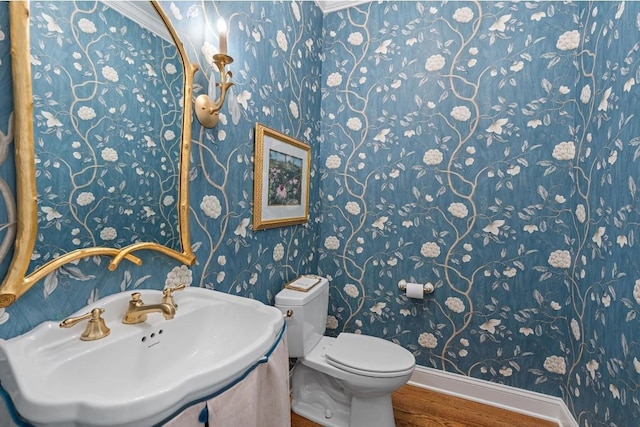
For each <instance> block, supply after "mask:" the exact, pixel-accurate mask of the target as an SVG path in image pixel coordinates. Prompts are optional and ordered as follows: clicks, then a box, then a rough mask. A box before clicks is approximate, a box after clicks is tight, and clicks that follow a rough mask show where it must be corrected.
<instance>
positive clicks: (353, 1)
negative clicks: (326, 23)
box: [315, 0, 370, 13]
mask: <svg viewBox="0 0 640 427" xmlns="http://www.w3.org/2000/svg"><path fill="white" fill-rule="evenodd" d="M315 1H316V4H317V5H318V6H319V7H320V9H321V10H322V12H323V13H329V12H335V11H336V10H341V9H346V8H348V7H351V6H357V5H359V4H362V3H368V2H369V1H370V0H315Z"/></svg>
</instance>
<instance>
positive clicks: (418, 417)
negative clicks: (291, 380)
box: [291, 385, 558, 427]
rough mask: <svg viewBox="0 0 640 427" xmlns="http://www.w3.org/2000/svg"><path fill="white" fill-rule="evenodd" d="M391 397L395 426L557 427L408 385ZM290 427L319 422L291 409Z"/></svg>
mask: <svg viewBox="0 0 640 427" xmlns="http://www.w3.org/2000/svg"><path fill="white" fill-rule="evenodd" d="M392 400H393V409H394V414H395V419H396V426H397V427H558V426H557V424H556V423H553V422H550V421H546V420H541V419H538V418H534V417H530V416H527V415H522V414H518V413H514V412H511V411H507V410H505V409H500V408H496V407H493V406H489V405H484V404H481V403H476V402H471V401H468V400H465V399H460V398H457V397H453V396H449V395H446V394H441V393H436V392H433V391H430V390H426V389H423V388H419V387H414V386H411V385H406V386H404V387H401V388H400V389H399V390H397V391H396V392H395V393H393V395H392ZM291 427H320V425H319V424H316V423H314V422H312V421H309V420H307V419H306V418H303V417H301V416H299V415H297V414H295V413H293V412H292V413H291ZM371 427H375V426H371Z"/></svg>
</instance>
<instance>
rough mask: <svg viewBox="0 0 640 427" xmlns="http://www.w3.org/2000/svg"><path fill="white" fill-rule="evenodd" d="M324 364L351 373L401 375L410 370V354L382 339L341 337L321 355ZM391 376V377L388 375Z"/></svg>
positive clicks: (363, 336)
mask: <svg viewBox="0 0 640 427" xmlns="http://www.w3.org/2000/svg"><path fill="white" fill-rule="evenodd" d="M325 356H326V359H327V362H328V363H329V364H330V365H332V366H335V367H336V368H340V369H343V370H345V371H349V372H353V373H360V374H366V373H377V374H381V375H380V376H385V375H384V374H387V376H389V374H402V373H405V372H406V371H411V370H413V368H414V366H415V364H416V359H415V357H413V354H411V352H410V351H408V350H406V349H404V348H403V347H401V346H399V345H397V344H394V343H392V342H391V341H387V340H384V339H382V338H377V337H371V336H367V335H359V334H350V333H341V334H340V335H338V338H336V340H335V342H334V343H333V345H331V347H329V348H328V349H327V352H326V354H325ZM391 376H392V375H391Z"/></svg>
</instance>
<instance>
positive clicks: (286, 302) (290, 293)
mask: <svg viewBox="0 0 640 427" xmlns="http://www.w3.org/2000/svg"><path fill="white" fill-rule="evenodd" d="M301 277H302V278H306V279H308V278H309V277H314V278H316V279H318V280H319V281H320V283H318V284H317V285H315V286H313V287H312V288H311V289H309V290H308V291H306V292H303V291H299V290H296V289H289V288H284V289H283V290H281V291H280V292H278V293H277V294H276V305H281V306H291V305H293V306H298V305H304V304H306V303H308V302H309V301H312V300H313V299H315V298H316V297H317V296H318V295H320V294H321V293H322V291H323V290H324V289H325V287H326V286H327V285H328V284H329V281H328V280H327V279H326V278H324V277H320V276H313V275H307V276H301ZM293 283H295V281H294V282H293Z"/></svg>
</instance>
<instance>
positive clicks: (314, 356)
mask: <svg viewBox="0 0 640 427" xmlns="http://www.w3.org/2000/svg"><path fill="white" fill-rule="evenodd" d="M301 279H303V280H306V282H307V284H308V283H309V282H310V281H313V280H316V281H317V283H316V284H315V285H314V286H312V287H311V289H309V290H307V291H305V292H303V291H300V290H295V289H288V288H285V289H283V290H282V291H281V292H279V293H278V295H276V307H278V308H279V309H280V310H281V311H282V312H283V313H287V312H288V313H290V314H291V316H290V317H288V321H287V343H288V346H289V356H290V357H295V358H298V359H297V361H296V363H295V366H294V368H293V373H292V376H291V390H292V396H293V400H292V404H291V407H292V410H293V411H294V412H295V413H297V414H298V415H300V416H303V417H305V418H308V419H310V420H312V421H314V422H316V423H319V424H321V425H323V426H327V427H347V426H349V427H369V426H375V427H393V426H395V421H394V417H393V407H392V404H391V393H392V392H393V391H394V390H396V389H398V388H399V387H401V386H403V385H404V384H406V382H407V381H408V380H409V378H410V377H411V374H412V373H413V370H414V368H415V358H414V357H413V354H411V352H409V351H408V350H406V349H404V348H403V347H401V346H399V345H397V344H395V343H392V342H390V341H387V340H384V339H381V338H377V337H372V336H367V335H359V334H352V333H341V334H339V335H338V337H336V338H333V337H325V336H323V334H324V332H325V329H326V315H327V311H326V310H327V308H328V288H329V285H328V281H327V280H326V279H325V278H321V277H317V276H302V278H301Z"/></svg>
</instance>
